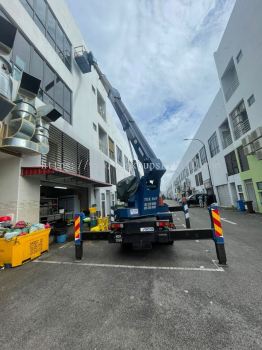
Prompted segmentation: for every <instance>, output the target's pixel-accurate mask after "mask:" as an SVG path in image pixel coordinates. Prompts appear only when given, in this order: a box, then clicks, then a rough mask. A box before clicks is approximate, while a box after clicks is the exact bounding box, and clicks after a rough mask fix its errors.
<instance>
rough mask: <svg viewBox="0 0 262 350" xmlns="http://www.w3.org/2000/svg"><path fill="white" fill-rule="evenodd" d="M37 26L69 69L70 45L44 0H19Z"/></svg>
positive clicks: (70, 60) (70, 59)
mask: <svg viewBox="0 0 262 350" xmlns="http://www.w3.org/2000/svg"><path fill="white" fill-rule="evenodd" d="M20 1H21V3H22V4H23V5H24V7H25V9H26V11H27V12H28V13H29V15H30V16H31V17H32V18H33V20H34V21H35V23H36V25H37V26H38V28H39V29H40V30H41V32H42V33H43V34H44V35H45V36H46V38H47V40H48V41H49V43H50V44H51V45H52V47H53V48H54V49H55V51H56V52H57V53H58V55H59V57H60V58H61V60H62V61H63V62H64V64H65V65H66V67H67V68H68V69H69V70H70V71H71V62H72V45H71V43H70V41H69V40H68V38H67V36H66V35H65V32H64V31H63V29H62V28H61V26H60V24H59V22H58V20H57V18H56V17H55V15H54V14H53V12H52V10H51V8H50V6H49V5H48V4H47V2H46V1H45V0H20Z"/></svg>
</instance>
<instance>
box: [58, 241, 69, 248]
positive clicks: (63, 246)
mask: <svg viewBox="0 0 262 350" xmlns="http://www.w3.org/2000/svg"><path fill="white" fill-rule="evenodd" d="M68 244H69V242H67V243H66V244H63V245H61V247H59V249H63V248H65V247H67V245H68Z"/></svg>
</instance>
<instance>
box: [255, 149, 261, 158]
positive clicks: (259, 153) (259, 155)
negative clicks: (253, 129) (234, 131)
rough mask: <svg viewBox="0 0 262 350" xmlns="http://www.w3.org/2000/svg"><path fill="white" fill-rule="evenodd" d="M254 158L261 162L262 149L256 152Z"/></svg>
mask: <svg viewBox="0 0 262 350" xmlns="http://www.w3.org/2000/svg"><path fill="white" fill-rule="evenodd" d="M256 157H257V159H258V160H262V149H260V150H258V151H256Z"/></svg>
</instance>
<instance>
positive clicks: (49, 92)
mask: <svg viewBox="0 0 262 350" xmlns="http://www.w3.org/2000/svg"><path fill="white" fill-rule="evenodd" d="M0 16H1V17H0V18H5V19H6V21H8V22H10V23H11V24H13V25H14V26H15V27H16V28H17V32H16V34H15V39H14V45H13V48H12V51H11V53H10V54H9V55H7V58H8V60H10V63H11V66H12V81H13V83H14V85H15V83H16V77H17V76H21V74H23V73H28V74H30V76H33V77H35V78H37V79H39V81H40V88H39V90H38V91H37V97H36V100H35V107H36V108H37V107H41V106H43V105H46V104H48V105H52V107H53V108H54V110H53V112H54V113H55V114H56V116H59V118H57V120H56V121H54V122H50V123H48V125H47V123H44V122H43V123H44V127H46V129H45V130H44V131H45V134H44V136H43V135H42V134H41V135H42V136H41V137H42V139H43V138H44V137H45V138H46V140H45V143H44V144H43V143H42V144H41V145H42V146H43V145H44V146H43V147H42V146H41V147H42V148H41V147H40V146H39V144H38V143H37V142H36V139H37V140H39V139H40V138H39V135H36V129H37V127H38V129H39V130H40V132H43V129H42V130H41V127H43V125H40V126H39V125H38V126H37V125H36V129H35V125H33V123H32V120H28V121H25V119H26V118H24V120H22V118H20V119H16V120H14V115H13V116H11V117H10V116H9V117H6V118H2V119H0V216H1V215H10V216H11V217H12V218H13V221H14V222H16V221H18V220H25V221H28V222H32V223H34V222H39V221H43V222H44V221H55V220H57V219H59V218H61V217H64V216H68V217H70V216H71V215H73V213H74V212H79V211H80V210H82V209H87V208H88V207H90V206H92V205H93V206H94V205H95V206H96V207H97V210H98V211H99V212H100V213H101V214H102V215H103V216H105V215H108V214H110V207H111V206H113V205H115V204H116V201H117V198H116V186H115V185H116V183H117V181H119V180H121V179H123V178H124V177H126V176H128V175H130V173H131V172H132V166H131V165H132V163H131V162H132V158H131V153H130V148H129V145H128V142H127V140H126V138H125V134H124V133H123V132H122V130H120V129H119V128H118V126H117V124H116V122H115V119H114V118H115V117H116V116H114V114H113V113H114V112H111V111H110V112H109V110H110V107H109V104H110V102H109V100H108V98H107V94H106V91H105V90H104V88H103V86H102V84H101V82H100V81H99V79H98V76H97V73H96V72H95V71H94V70H91V71H90V72H89V71H88V70H86V71H85V67H83V66H81V62H80V61H81V58H82V57H84V55H85V54H87V52H88V51H89V50H90V49H91V48H88V46H87V44H86V43H85V42H84V39H83V37H82V35H81V33H80V31H79V29H78V27H77V25H76V24H75V22H74V19H73V17H72V15H71V14H70V12H69V9H68V7H67V5H66V2H65V1H63V0H59V1H57V0H48V1H46V0H35V1H33V0H21V1H20V0H17V1H9V0H1V1H0ZM5 28H6V27H5ZM7 35H9V33H8V30H7ZM2 36H3V31H2ZM3 40H5V38H4V39H3ZM76 58H78V59H80V60H76ZM89 68H90V67H89ZM87 72H88V73H87ZM23 76H24V75H23ZM20 89H21V86H20ZM21 93H22V92H21ZM22 112H23V111H22ZM12 113H13V112H12ZM12 113H10V115H11V114H12ZM49 121H50V120H49ZM32 125H33V126H32ZM26 126H27V127H28V128H29V129H26ZM30 128H31V129H30ZM28 130H32V131H33V133H32V134H31V135H29V134H30V132H29V134H28ZM37 136H38V138H37ZM42 139H41V140H42ZM21 140H22V141H21ZM45 147H48V151H47V149H46V148H45Z"/></svg>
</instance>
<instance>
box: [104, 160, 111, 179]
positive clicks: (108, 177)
mask: <svg viewBox="0 0 262 350" xmlns="http://www.w3.org/2000/svg"><path fill="white" fill-rule="evenodd" d="M105 181H106V183H108V184H109V183H110V169H109V163H108V162H106V161H105Z"/></svg>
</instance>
